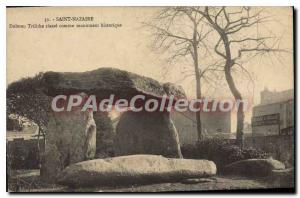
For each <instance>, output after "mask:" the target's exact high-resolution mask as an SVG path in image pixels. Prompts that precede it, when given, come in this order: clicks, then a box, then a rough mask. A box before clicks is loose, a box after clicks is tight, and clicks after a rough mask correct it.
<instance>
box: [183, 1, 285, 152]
mask: <svg viewBox="0 0 300 198" xmlns="http://www.w3.org/2000/svg"><path fill="white" fill-rule="evenodd" d="M189 9H191V10H192V11H194V12H197V13H199V14H200V15H201V16H202V17H204V18H205V23H206V24H207V25H209V26H210V27H211V28H213V29H214V30H215V31H214V32H215V33H216V34H217V36H218V39H217V42H216V43H215V46H214V52H215V53H216V54H217V55H218V56H219V57H221V58H222V59H223V60H224V65H223V67H224V72H225V78H226V81H227V84H228V86H229V89H230V91H231V93H232V94H233V96H234V98H235V100H236V101H237V100H242V99H243V97H242V94H241V92H240V90H239V89H238V88H237V86H236V82H235V80H234V78H233V75H232V73H233V71H234V69H235V68H236V67H239V68H240V69H241V70H242V71H243V72H244V73H245V74H246V75H248V76H249V77H250V78H251V75H250V73H249V71H248V70H247V68H245V67H244V66H243V63H244V62H243V61H244V60H245V59H244V58H245V57H247V58H248V59H251V58H253V57H256V56H258V55H264V54H267V53H268V54H269V53H276V52H286V50H282V49H280V48H279V43H280V42H279V41H280V39H278V38H274V37H270V36H268V37H264V36H261V35H260V34H259V32H258V31H255V30H257V28H258V27H259V26H260V25H263V24H264V23H265V22H267V20H268V19H269V16H266V15H265V14H264V9H259V8H250V7H231V8H227V7H204V8H203V7H202V8H200V7H190V8H189ZM243 128H244V111H243V106H242V105H240V106H239V108H238V111H237V129H236V143H237V145H239V146H240V147H243V139H244V138H243Z"/></svg>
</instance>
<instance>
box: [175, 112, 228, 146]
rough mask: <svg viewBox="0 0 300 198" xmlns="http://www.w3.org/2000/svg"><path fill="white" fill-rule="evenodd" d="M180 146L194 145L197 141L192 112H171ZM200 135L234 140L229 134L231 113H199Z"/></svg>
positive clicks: (194, 118) (194, 117)
mask: <svg viewBox="0 0 300 198" xmlns="http://www.w3.org/2000/svg"><path fill="white" fill-rule="evenodd" d="M171 118H172V120H173V122H174V125H175V127H176V129H177V132H178V136H179V141H180V144H181V145H185V144H195V143H196V142H197V140H198V134H197V124H196V115H195V113H194V112H191V111H185V112H176V111H175V112H172V113H171ZM201 124H202V133H203V135H204V137H205V138H214V137H218V138H226V139H231V138H234V135H233V134H232V133H231V112H230V111H229V112H201Z"/></svg>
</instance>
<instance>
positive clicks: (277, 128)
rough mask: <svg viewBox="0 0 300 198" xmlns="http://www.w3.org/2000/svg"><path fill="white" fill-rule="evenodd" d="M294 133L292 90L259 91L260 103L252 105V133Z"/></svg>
mask: <svg viewBox="0 0 300 198" xmlns="http://www.w3.org/2000/svg"><path fill="white" fill-rule="evenodd" d="M293 133H294V90H293V89H290V90H285V91H282V92H276V91H274V92H271V91H269V90H267V89H265V90H264V91H262V92H261V104H259V105H257V106H255V107H253V112H252V135H253V136H269V135H284V134H293Z"/></svg>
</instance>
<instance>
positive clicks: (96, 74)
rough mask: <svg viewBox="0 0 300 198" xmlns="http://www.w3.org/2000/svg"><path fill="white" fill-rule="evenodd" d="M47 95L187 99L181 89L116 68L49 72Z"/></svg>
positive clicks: (44, 81) (44, 82)
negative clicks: (76, 94) (112, 95)
mask: <svg viewBox="0 0 300 198" xmlns="http://www.w3.org/2000/svg"><path fill="white" fill-rule="evenodd" d="M42 80H43V84H44V86H45V87H44V92H45V93H46V94H47V95H50V96H56V95H59V94H74V93H80V92H84V93H86V94H88V95H96V96H97V98H98V99H105V98H109V96H110V95H111V94H114V95H115V96H116V97H118V98H122V99H127V100H130V99H131V98H133V97H134V96H136V95H144V96H146V98H156V99H161V98H162V96H163V95H174V98H175V100H176V99H179V98H185V97H186V96H185V93H184V91H183V89H182V88H181V87H180V86H176V85H174V84H172V83H165V84H162V83H160V82H158V81H156V80H154V79H152V78H148V77H145V76H140V75H138V74H134V73H131V72H127V71H123V70H119V69H115V68H99V69H97V70H92V71H88V72H46V73H45V74H44V76H43V79H42Z"/></svg>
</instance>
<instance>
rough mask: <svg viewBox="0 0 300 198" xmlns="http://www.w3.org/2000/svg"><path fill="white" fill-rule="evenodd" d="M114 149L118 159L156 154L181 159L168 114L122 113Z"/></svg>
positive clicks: (175, 133)
mask: <svg viewBox="0 0 300 198" xmlns="http://www.w3.org/2000/svg"><path fill="white" fill-rule="evenodd" d="M114 146H115V155H116V156H120V155H133V154H154V155H163V156H164V157H170V158H182V154H181V151H180V144H179V138H178V133H177V130H176V128H175V126H174V124H173V122H172V120H171V118H170V113H169V112H145V111H143V112H132V111H128V112H125V113H123V114H122V115H121V117H120V121H119V123H118V125H117V128H116V138H115V144H114Z"/></svg>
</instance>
